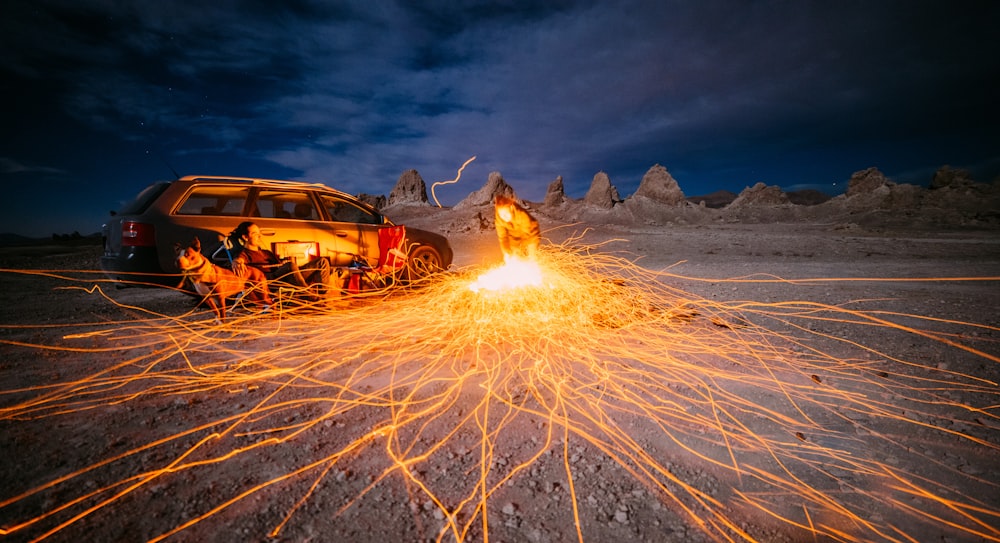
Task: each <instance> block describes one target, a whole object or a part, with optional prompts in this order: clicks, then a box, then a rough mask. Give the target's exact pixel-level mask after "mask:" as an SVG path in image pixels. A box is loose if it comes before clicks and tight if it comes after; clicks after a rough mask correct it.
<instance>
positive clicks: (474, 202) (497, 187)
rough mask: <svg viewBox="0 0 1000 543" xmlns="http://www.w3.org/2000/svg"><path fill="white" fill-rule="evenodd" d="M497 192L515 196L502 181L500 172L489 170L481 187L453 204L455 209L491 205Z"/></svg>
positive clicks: (512, 190)
mask: <svg viewBox="0 0 1000 543" xmlns="http://www.w3.org/2000/svg"><path fill="white" fill-rule="evenodd" d="M498 194H503V195H505V196H510V197H511V198H517V195H516V194H514V189H513V188H512V187H511V186H510V185H508V184H507V182H506V181H504V179H503V176H502V175H500V172H491V173H490V177H489V179H487V181H486V184H485V185H483V188H481V189H479V190H477V191H476V192H473V193H472V194H469V195H468V196H466V197H465V199H464V200H462V201H461V202H459V203H457V204H455V209H463V208H467V207H479V206H484V205H493V198H494V197H495V196H496V195H498Z"/></svg>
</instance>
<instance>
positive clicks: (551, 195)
mask: <svg viewBox="0 0 1000 543" xmlns="http://www.w3.org/2000/svg"><path fill="white" fill-rule="evenodd" d="M565 202H566V189H565V188H564V187H563V178H562V176H561V175H560V176H559V177H557V178H556V179H555V181H553V182H551V183H549V188H548V190H546V191H545V201H544V202H543V204H544V205H546V206H548V207H559V206H561V205H563V204H564V203H565Z"/></svg>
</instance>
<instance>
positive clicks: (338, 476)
mask: <svg viewBox="0 0 1000 543" xmlns="http://www.w3.org/2000/svg"><path fill="white" fill-rule="evenodd" d="M599 249H600V248H599V247H586V246H580V247H578V248H574V245H573V243H567V244H565V245H556V246H543V247H541V248H539V249H538V250H537V254H535V257H534V259H533V260H527V261H523V260H518V259H511V260H509V261H508V262H507V264H506V266H515V267H517V266H526V267H528V268H529V269H528V270H521V271H515V272H511V270H510V269H509V268H504V271H503V272H500V273H501V275H502V277H501V278H499V279H497V278H494V277H492V274H491V272H490V271H489V270H484V269H482V268H478V267H476V268H470V269H461V270H458V271H457V272H455V273H452V274H449V275H447V276H445V277H441V278H437V279H436V280H434V281H433V282H428V283H427V284H423V285H415V286H414V287H413V288H411V289H407V290H405V291H400V292H395V293H383V294H380V295H379V299H378V303H372V302H369V301H365V300H361V301H355V302H351V301H347V302H345V303H344V304H343V305H337V306H332V307H327V306H323V307H310V308H303V309H302V310H301V311H300V310H291V311H278V312H276V314H274V315H270V316H267V317H264V318H261V317H258V316H246V317H242V318H234V319H231V321H229V322H227V323H225V324H222V325H216V324H214V323H213V321H212V320H211V319H207V318H205V316H204V314H191V315H184V316H181V317H165V316H162V315H148V317H147V318H144V319H140V320H134V321H124V322H118V323H115V324H114V325H107V326H94V327H93V328H92V329H90V330H80V331H78V333H75V334H74V335H72V336H67V337H66V339H65V340H64V341H65V344H63V345H37V348H38V349H40V350H43V349H74V348H75V347H74V345H76V344H79V343H82V342H87V343H89V344H93V346H92V347H89V349H91V350H92V351H101V352H111V353H114V354H115V356H116V357H118V359H119V360H120V363H118V364H117V365H115V366H114V367H109V368H102V369H100V370H95V371H94V372H93V374H92V375H90V376H89V377H87V378H84V379H78V380H72V381H67V382H55V383H49V384H45V385H39V386H35V387H32V388H28V389H19V390H7V391H4V393H3V408H2V411H0V413H2V419H3V421H5V424H7V427H8V428H9V427H12V426H13V425H17V424H28V423H32V422H38V421H47V422H46V424H48V425H50V426H51V427H57V426H59V425H61V424H64V423H63V422H62V421H67V420H72V421H77V420H81V419H82V418H89V417H91V416H93V417H114V416H115V413H116V412H119V411H120V410H138V411H141V412H142V413H148V421H149V422H148V424H145V425H144V426H143V427H140V428H135V427H131V426H122V427H121V428H120V429H119V431H120V434H121V435H120V436H119V437H118V438H116V439H115V440H114V441H112V442H110V443H107V444H105V445H102V446H101V447H98V449H97V450H98V452H97V453H95V454H98V455H99V456H98V459H94V460H91V461H89V462H88V463H85V464H84V465H68V466H66V468H65V469H63V470H60V471H59V472H57V473H51V474H45V480H44V481H43V482H40V483H34V484H31V485H28V486H24V485H21V486H8V487H6V488H5V489H4V491H3V495H2V497H0V521H2V532H0V533H2V534H3V535H5V536H8V537H15V538H18V540H45V539H48V538H52V539H54V540H65V539H74V538H76V537H82V536H80V534H83V533H86V532H85V530H87V529H88V527H91V526H96V525H100V523H106V522H112V523H116V524H115V525H119V526H121V529H122V530H131V532H129V533H134V534H136V537H135V538H133V539H143V540H148V541H162V540H170V539H172V538H174V537H177V538H179V539H202V538H204V537H205V536H207V535H209V534H213V533H215V532H213V530H212V528H211V527H212V526H219V525H225V526H233V527H235V528H233V529H234V530H236V533H238V534H240V535H239V537H240V538H242V539H247V538H249V539H258V540H262V539H265V538H267V537H271V538H285V539H288V540H301V539H308V538H309V537H316V538H319V539H323V538H324V537H334V536H333V535H331V532H330V531H331V530H333V531H336V535H337V536H338V537H350V538H352V539H355V540H393V539H395V538H404V537H405V538H408V539H410V540H416V539H431V540H437V541H487V540H489V539H491V537H493V538H499V537H500V536H499V535H498V534H503V533H508V532H505V530H511V529H514V528H517V529H519V530H522V531H519V532H517V533H521V534H525V533H527V534H531V533H536V535H537V534H540V533H542V532H540V530H542V529H546V530H550V532H549V535H548V536H547V537H550V538H554V539H559V540H579V541H586V540H604V539H606V538H607V537H609V536H610V535H613V534H614V533H616V532H612V531H609V530H611V529H610V528H607V527H606V523H601V524H598V525H595V524H594V522H593V521H592V519H593V518H594V517H596V516H603V518H610V519H612V522H613V523H616V525H619V526H622V527H623V529H628V526H630V524H629V523H630V522H633V523H634V521H635V519H637V518H640V517H642V516H643V515H646V516H654V515H655V516H656V517H655V518H656V519H657V523H659V522H660V520H659V519H663V523H662V524H657V525H658V526H660V528H658V530H660V531H659V532H658V533H646V534H642V535H641V537H645V538H649V539H654V540H656V539H671V538H673V539H674V540H681V539H683V540H696V541H697V540H716V541H759V540H776V539H781V538H786V539H791V540H812V539H815V540H829V541H874V540H880V541H883V540H884V541H916V540H920V539H921V534H923V533H925V532H924V530H926V529H927V527H928V526H930V527H934V528H935V529H940V530H945V531H947V532H948V533H951V534H953V536H954V537H955V538H958V539H982V540H989V541H1000V528H998V525H1000V522H998V520H1000V511H998V510H997V509H996V508H995V504H996V500H993V501H992V502H990V501H988V500H985V498H984V497H986V496H996V494H997V492H998V488H997V483H996V481H994V480H988V478H985V477H982V476H980V475H979V474H977V473H975V472H972V471H971V470H970V472H969V473H960V472H955V471H954V470H949V469H948V468H946V467H944V466H943V465H941V464H940V463H939V462H938V460H937V459H938V458H939V456H938V455H939V454H967V455H970V456H974V455H978V456H981V457H993V458H996V457H997V454H998V450H997V448H998V445H997V440H996V434H997V431H998V430H997V428H998V427H1000V421H998V416H997V412H996V411H997V408H996V406H997V405H998V404H1000V394H998V389H997V384H996V383H993V382H988V381H985V380H983V379H980V378H977V377H976V376H973V375H965V374H961V373H956V372H949V371H946V370H940V369H937V368H929V367H925V366H924V365H922V364H921V363H920V362H919V361H917V360H915V359H912V358H904V357H902V356H901V355H899V354H897V353H894V352H891V351H890V350H889V348H888V347H886V346H888V345H894V344H900V343H907V344H913V343H914V342H927V343H929V344H933V345H937V346H942V347H945V348H949V349H953V350H954V351H955V352H956V353H958V354H959V355H962V356H971V357H976V358H979V359H981V360H982V362H983V363H985V364H995V363H997V362H998V361H1000V360H998V358H997V357H996V356H995V355H994V354H990V353H988V352H986V351H985V350H983V348H982V345H978V344H976V343H975V342H974V341H966V339H967V338H968V337H972V336H969V335H965V336H964V338H965V339H963V338H960V337H959V335H958V334H960V333H962V332H956V331H955V330H956V329H957V330H960V331H968V330H982V331H985V330H989V331H991V332H996V331H997V330H996V329H995V328H991V327H987V326H985V325H977V324H973V323H959V322H951V323H942V322H939V321H935V320H934V319H930V318H923V317H920V316H915V315H903V314H893V313H889V312H887V311H880V310H878V309H877V308H876V309H871V310H866V309H863V308H861V307H856V306H852V307H846V306H829V305H825V304H821V303H816V302H809V301H798V302H779V303H765V302H755V301H743V302H725V303H723V302H715V301H712V300H708V299H704V298H701V297H698V296H695V295H692V294H690V293H688V292H685V291H684V290H681V289H679V288H676V287H674V286H671V285H672V284H678V283H681V282H682V281H683V280H684V279H683V278H679V277H676V276H671V275H669V274H666V273H659V272H653V271H649V270H646V269H644V268H641V267H639V266H636V265H635V264H634V263H632V262H629V261H627V260H624V259H622V258H619V257H616V256H613V255H610V254H606V253H602V252H601V251H600V250H599ZM512 277H518V278H525V277H527V278H529V280H527V281H524V282H522V281H518V282H516V283H515V282H511V278H512ZM95 295H98V292H95ZM831 322H835V323H838V324H839V325H842V326H844V327H846V328H850V327H875V328H878V329H879V330H882V331H883V336H884V337H885V343H884V344H882V345H865V344H861V343H858V342H856V341H855V340H853V339H852V338H851V337H850V335H844V336H843V337H838V336H834V335H831V334H827V333H824V332H821V331H818V329H820V328H822V326H818V325H822V324H826V323H831ZM900 338H902V339H900ZM903 340H905V341H903ZM29 346H30V345H29ZM87 352H88V348H80V353H81V356H83V355H85V354H86V353H87ZM845 352H846V353H853V354H851V355H849V356H844V355H843V353H845ZM835 353H836V354H835ZM958 397H962V398H972V399H973V400H963V401H958V400H956V399H955V398H958ZM970 402H971V403H970ZM206 404H211V405H212V406H214V407H215V410H203V409H199V410H189V409H188V407H189V406H192V405H200V406H202V407H205V406H206ZM199 413H214V414H215V415H213V416H206V415H204V414H199ZM959 420H978V421H980V422H981V425H980V426H978V427H975V428H965V429H963V430H961V431H959V430H956V427H955V423H956V421H959ZM938 433H944V434H948V435H949V436H950V437H951V438H953V440H952V441H953V445H951V446H950V450H949V451H947V452H946V451H938V450H935V449H933V447H932V446H931V445H926V444H927V443H930V441H929V440H927V439H925V438H926V437H927V436H929V435H932V434H938ZM53 437H54V436H53ZM917 442H920V443H923V444H925V445H924V446H914V444H915V443H917ZM102 447H103V448H102ZM906 466H920V467H919V468H918V469H910V468H907V467H906ZM942 471H944V472H947V475H948V480H953V479H954V478H955V477H958V478H960V479H961V480H962V482H963V485H962V486H960V487H955V486H952V485H950V484H948V483H946V482H945V480H944V479H942V478H940V477H938V476H937V475H935V474H937V473H940V472H942ZM220 474H225V475H226V477H228V478H224V477H223V476H222V475H220ZM612 481H631V483H629V484H627V485H626V484H625V483H621V482H616V483H612ZM191 486H193V487H197V488H200V489H201V491H200V492H199V493H198V494H197V495H198V498H197V499H196V500H194V501H193V502H190V503H186V504H181V505H178V504H176V503H174V500H172V499H171V496H172V495H173V494H174V492H175V491H176V490H177V489H180V488H184V487H191ZM516 496H520V497H519V498H518V497H516ZM990 503H992V504H993V505H990ZM364 511H368V512H369V513H368V516H363V515H361V512H364ZM373 512H374V513H373ZM543 512H544V513H545V515H546V518H548V519H556V521H557V523H558V528H559V530H560V532H559V536H558V537H557V538H556V537H555V536H553V535H551V530H553V529H555V528H554V527H553V526H552V525H551V524H550V525H547V526H542V525H540V524H539V523H538V522H537V519H536V517H535V515H540V514H542V513H543ZM129 517H136V518H132V519H131V520H128V518H129ZM138 517H149V518H151V519H160V520H162V519H168V522H167V524H166V527H165V528H164V527H163V526H164V524H163V523H162V522H161V523H153V524H151V526H153V528H148V527H144V526H145V525H143V524H142V521H141V520H142V519H141V518H138ZM365 518H368V519H371V518H382V519H384V521H383V522H379V523H377V524H364V523H363V521H362V519H365ZM244 519H258V521H259V522H264V523H266V525H267V533H266V534H264V533H245V532H242V531H240V530H241V529H242V528H241V526H244V525H243V524H241V522H244V521H245V520H244ZM748 519H757V520H756V521H755V522H752V523H751V522H748ZM359 523H360V524H359ZM650 526H653V524H650ZM532 530H535V531H532ZM602 530H603V531H602ZM629 533H631V534H632V535H634V536H635V537H640V534H637V533H633V532H629ZM407 534H409V535H407ZM781 534H790V535H781ZM235 538H236V537H235V536H234V539H235ZM505 539H506V538H505Z"/></svg>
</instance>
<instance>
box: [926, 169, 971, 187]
mask: <svg viewBox="0 0 1000 543" xmlns="http://www.w3.org/2000/svg"><path fill="white" fill-rule="evenodd" d="M978 184H979V183H976V181H975V180H973V179H972V172H970V171H968V170H961V169H957V170H956V169H952V167H951V166H948V165H945V166H941V168H939V169H938V171H936V172H934V177H933V178H932V179H931V184H930V189H931V190H937V189H945V188H947V189H959V190H964V189H970V188H974V187H975V186H976V185H978Z"/></svg>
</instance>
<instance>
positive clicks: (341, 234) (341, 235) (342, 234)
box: [333, 230, 347, 238]
mask: <svg viewBox="0 0 1000 543" xmlns="http://www.w3.org/2000/svg"><path fill="white" fill-rule="evenodd" d="M333 235H335V236H337V237H338V238H346V237H347V232H345V231H343V230H335V231H334V232H333Z"/></svg>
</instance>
